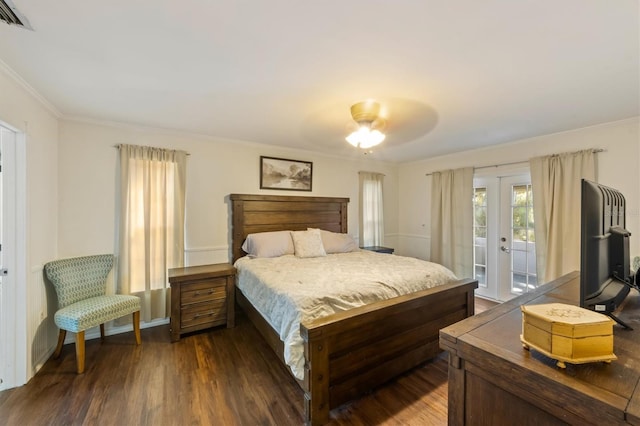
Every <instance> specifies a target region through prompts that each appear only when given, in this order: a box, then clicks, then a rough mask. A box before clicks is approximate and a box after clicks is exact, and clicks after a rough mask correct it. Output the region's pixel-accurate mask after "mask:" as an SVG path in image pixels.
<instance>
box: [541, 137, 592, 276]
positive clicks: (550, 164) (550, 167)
mask: <svg viewBox="0 0 640 426" xmlns="http://www.w3.org/2000/svg"><path fill="white" fill-rule="evenodd" d="M529 164H530V169H531V186H532V190H533V216H534V219H535V221H534V223H535V236H536V265H537V271H536V272H537V274H538V282H539V283H547V282H549V281H551V280H553V279H555V278H558V277H560V276H562V275H564V274H566V273H568V272H571V271H574V270H578V269H580V205H581V200H580V197H581V186H580V185H581V184H580V181H581V179H582V178H586V179H590V180H595V177H596V160H595V154H594V152H593V150H592V149H589V150H584V151H579V152H573V153H565V154H558V155H549V156H544V157H535V158H532V159H531V160H530V161H529Z"/></svg>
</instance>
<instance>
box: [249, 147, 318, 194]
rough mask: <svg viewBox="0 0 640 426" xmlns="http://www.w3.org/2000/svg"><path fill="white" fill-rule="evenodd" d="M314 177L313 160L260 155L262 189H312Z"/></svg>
mask: <svg viewBox="0 0 640 426" xmlns="http://www.w3.org/2000/svg"><path fill="white" fill-rule="evenodd" d="M312 178H313V163H312V162H311V161H300V160H287V159H285V158H274V157H263V156H261V157H260V189H284V190H289V191H311V181H312Z"/></svg>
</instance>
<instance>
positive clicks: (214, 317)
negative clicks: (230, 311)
mask: <svg viewBox="0 0 640 426" xmlns="http://www.w3.org/2000/svg"><path fill="white" fill-rule="evenodd" d="M226 321H227V304H226V302H225V300H224V299H221V300H217V301H214V302H206V303H199V304H196V305H191V306H189V307H185V308H183V309H182V316H181V322H180V327H181V328H187V327H193V326H194V325H200V324H210V325H212V326H213V325H215V323H219V324H224V323H225V322H226Z"/></svg>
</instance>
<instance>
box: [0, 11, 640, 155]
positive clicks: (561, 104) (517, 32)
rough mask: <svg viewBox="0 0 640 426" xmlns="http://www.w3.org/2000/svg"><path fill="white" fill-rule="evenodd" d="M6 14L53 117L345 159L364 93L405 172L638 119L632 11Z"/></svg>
mask: <svg viewBox="0 0 640 426" xmlns="http://www.w3.org/2000/svg"><path fill="white" fill-rule="evenodd" d="M13 3H14V5H15V6H16V7H17V8H18V9H19V10H20V12H21V13H22V14H23V15H24V16H26V18H27V19H28V20H29V22H30V24H31V26H32V27H33V31H29V30H26V29H23V28H19V27H16V26H9V25H6V24H4V23H0V61H2V62H4V64H5V66H7V67H9V68H10V69H12V70H13V71H14V72H15V73H17V74H18V75H19V76H20V77H21V78H22V79H23V80H24V81H26V82H27V83H28V84H29V85H30V86H32V87H33V88H34V89H35V90H36V91H37V92H38V93H39V94H40V95H42V96H43V97H44V98H45V99H46V100H47V101H48V102H49V103H50V104H52V105H53V106H54V108H55V109H56V110H57V111H58V112H59V114H60V116H61V117H64V118H82V119H91V120H104V121H110V122H122V123H131V124H137V125H144V126H153V127H159V128H165V129H175V130H178V131H185V132H189V133H194V134H203V135H210V136H213V137H215V138H224V139H232V140H241V141H250V142H258V143H264V144H273V145H279V146H286V147H295V148H299V149H304V150H311V151H319V152H324V153H330V154H334V155H340V156H345V157H355V156H361V155H363V154H362V151H361V150H358V149H357V148H354V147H352V146H350V145H349V144H347V143H346V142H345V140H344V137H345V136H346V135H347V129H348V127H349V125H350V113H349V108H350V106H351V105H352V104H353V103H355V102H358V101H361V100H365V99H375V100H378V101H379V102H380V103H381V104H382V106H383V109H384V110H385V111H386V112H385V114H386V116H387V122H388V125H387V132H386V133H387V139H386V141H385V142H384V143H383V144H382V145H380V146H379V147H376V148H374V149H373V153H371V154H369V155H370V156H371V157H372V158H376V159H379V160H384V161H393V162H405V161H412V160H417V159H422V158H428V157H433V156H437V155H442V154H447V153H453V152H458V151H462V150H467V149H472V148H478V147H482V146H487V145H493V144H498V143H505V142H510V141H514V140H518V139H523V138H528V137H533V136H538V135H543V134H549V133H555V132H559V131H564V130H569V129H575V128H580V127H586V126H590V125H594V124H598V123H604V122H610V121H615V120H620V119H624V118H628V117H633V116H638V115H640V107H639V103H640V26H639V20H640V2H638V0H561V1H558V0H519V1H513V0H484V1H477V0H421V1H419V0H394V1H392V0H326V1H314V2H312V1H300V0H273V1H270V2H261V1H256V0H252V1H247V0H244V1H238V0H218V1H211V0H208V1H205V0H183V1H179V2H178V1H167V0H154V1H151V0H138V1H130V0H112V1H108V2H93V1H81V0H64V1H55V2H54V1H42V0H39V1H38V0H13ZM0 96H1V94H0ZM265 154H269V153H267V152H265Z"/></svg>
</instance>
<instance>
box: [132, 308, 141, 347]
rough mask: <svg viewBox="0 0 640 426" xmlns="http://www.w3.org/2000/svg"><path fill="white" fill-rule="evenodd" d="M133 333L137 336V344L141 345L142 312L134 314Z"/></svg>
mask: <svg viewBox="0 0 640 426" xmlns="http://www.w3.org/2000/svg"><path fill="white" fill-rule="evenodd" d="M133 332H134V334H135V335H136V344H138V345H139V344H140V343H141V342H142V341H141V340H140V311H137V312H134V313H133Z"/></svg>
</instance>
